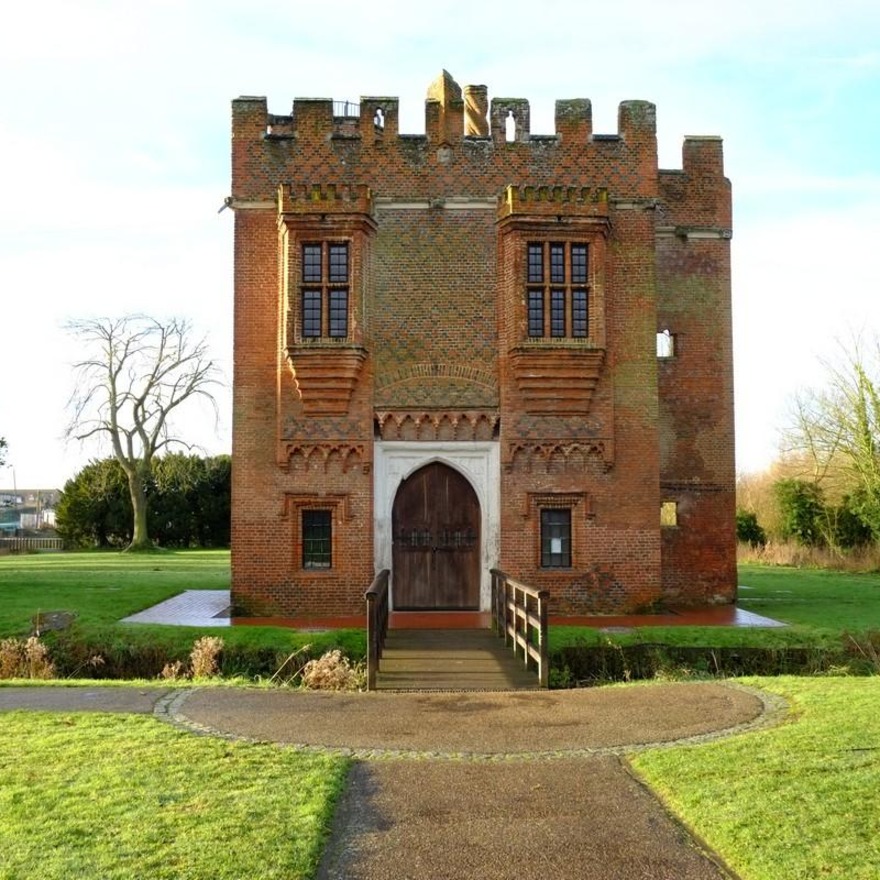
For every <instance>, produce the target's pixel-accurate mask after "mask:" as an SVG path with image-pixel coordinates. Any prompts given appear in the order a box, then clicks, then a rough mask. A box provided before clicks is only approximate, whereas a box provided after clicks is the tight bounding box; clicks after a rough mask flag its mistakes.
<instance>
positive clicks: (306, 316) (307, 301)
mask: <svg viewBox="0 0 880 880" xmlns="http://www.w3.org/2000/svg"><path fill="white" fill-rule="evenodd" d="M302 335H303V336H305V337H308V338H313V337H316V336H320V335H321V291H320V290H304V291H303V292H302Z"/></svg>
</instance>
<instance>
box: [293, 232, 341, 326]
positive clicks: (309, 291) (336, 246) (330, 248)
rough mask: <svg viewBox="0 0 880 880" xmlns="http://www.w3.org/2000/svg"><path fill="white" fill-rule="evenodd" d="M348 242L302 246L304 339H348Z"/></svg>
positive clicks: (302, 319)
mask: <svg viewBox="0 0 880 880" xmlns="http://www.w3.org/2000/svg"><path fill="white" fill-rule="evenodd" d="M349 278H350V268H349V248H348V242H344V241H342V242H314V243H312V242H310V243H307V244H304V245H303V246H302V288H301V311H300V315H301V321H302V323H301V332H302V336H303V339H321V338H328V339H344V338H345V337H346V336H348V289H349V287H348V286H349Z"/></svg>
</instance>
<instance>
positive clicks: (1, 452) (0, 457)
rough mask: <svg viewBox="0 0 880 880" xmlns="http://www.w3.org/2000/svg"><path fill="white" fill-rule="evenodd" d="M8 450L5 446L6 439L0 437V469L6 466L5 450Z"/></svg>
mask: <svg viewBox="0 0 880 880" xmlns="http://www.w3.org/2000/svg"><path fill="white" fill-rule="evenodd" d="M7 449H8V447H7V445H6V438H5V437H0V467H3V465H4V464H6V450H7Z"/></svg>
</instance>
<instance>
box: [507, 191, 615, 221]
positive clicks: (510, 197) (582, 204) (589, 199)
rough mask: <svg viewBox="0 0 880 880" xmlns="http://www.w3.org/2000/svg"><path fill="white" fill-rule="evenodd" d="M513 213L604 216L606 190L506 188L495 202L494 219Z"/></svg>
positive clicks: (606, 212) (606, 204)
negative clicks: (496, 210)
mask: <svg viewBox="0 0 880 880" xmlns="http://www.w3.org/2000/svg"><path fill="white" fill-rule="evenodd" d="M515 214H529V215H531V216H535V215H538V216H543V215H546V216H548V217H568V216H579V217H582V216H584V215H593V216H597V215H598V216H605V215H607V214H608V190H607V189H605V188H604V187H588V186H508V187H507V188H506V189H505V191H504V194H503V196H502V198H501V200H500V201H499V205H498V218H499V219H503V218H505V217H510V216H512V215H515Z"/></svg>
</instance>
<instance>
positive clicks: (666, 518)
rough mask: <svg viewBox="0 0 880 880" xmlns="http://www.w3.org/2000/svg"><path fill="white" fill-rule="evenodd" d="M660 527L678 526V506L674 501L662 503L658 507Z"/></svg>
mask: <svg viewBox="0 0 880 880" xmlns="http://www.w3.org/2000/svg"><path fill="white" fill-rule="evenodd" d="M660 525H661V526H677V525H678V504H676V503H675V502H674V501H664V502H663V503H662V504H661V505H660Z"/></svg>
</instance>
